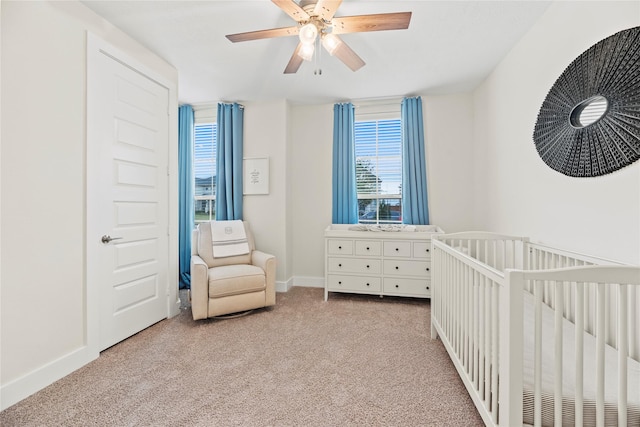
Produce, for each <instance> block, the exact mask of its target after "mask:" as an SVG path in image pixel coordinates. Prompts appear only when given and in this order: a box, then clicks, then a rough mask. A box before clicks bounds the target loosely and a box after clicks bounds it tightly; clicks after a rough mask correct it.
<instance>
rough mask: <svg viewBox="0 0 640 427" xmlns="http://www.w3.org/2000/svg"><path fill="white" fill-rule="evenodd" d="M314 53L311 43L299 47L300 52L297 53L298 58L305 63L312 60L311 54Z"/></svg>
mask: <svg viewBox="0 0 640 427" xmlns="http://www.w3.org/2000/svg"><path fill="white" fill-rule="evenodd" d="M314 51H315V46H314V45H313V43H311V44H306V43H303V44H302V45H301V46H300V50H299V51H298V56H299V57H300V58H302V59H304V60H305V61H311V60H312V59H313V52H314Z"/></svg>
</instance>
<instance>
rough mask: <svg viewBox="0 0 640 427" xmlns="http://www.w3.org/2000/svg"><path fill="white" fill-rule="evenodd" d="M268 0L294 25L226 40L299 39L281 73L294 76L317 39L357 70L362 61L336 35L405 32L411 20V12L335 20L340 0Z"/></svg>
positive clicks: (307, 57) (347, 64)
mask: <svg viewBox="0 0 640 427" xmlns="http://www.w3.org/2000/svg"><path fill="white" fill-rule="evenodd" d="M271 1H272V2H273V3H275V4H276V6H278V7H279V8H280V9H282V10H283V11H284V12H285V13H286V14H287V15H289V16H290V17H291V18H293V19H294V20H295V21H296V23H297V24H296V25H295V26H292V27H284V28H272V29H269V30H259V31H249V32H246V33H238V34H228V35H227V36H226V37H227V38H228V39H229V40H231V41H232V42H233V43H237V42H244V41H249V40H260V39H268V38H273V37H285V36H295V35H297V36H299V38H300V42H299V43H298V46H297V47H296V49H295V51H294V52H293V55H292V56H291V59H290V60H289V63H288V64H287V67H286V68H285V70H284V73H285V74H292V73H295V72H296V71H298V68H300V65H301V64H302V61H303V60H306V61H310V60H311V59H312V58H313V53H314V51H315V44H316V40H318V39H319V40H320V41H321V42H322V45H323V46H324V48H325V49H326V50H327V51H328V52H329V54H331V55H335V56H337V57H338V59H340V60H341V61H342V62H343V63H344V64H345V65H346V66H347V67H349V68H351V70H353V71H357V70H359V69H360V68H361V67H362V66H364V64H365V62H364V61H363V60H362V58H360V57H359V56H358V54H356V53H355V52H354V51H353V50H352V49H351V48H350V47H349V46H347V44H346V43H345V42H344V41H343V40H342V39H340V37H338V34H347V33H362V32H367V31H383V30H405V29H407V28H409V22H410V21H411V12H398V13H378V14H373V15H356V16H342V17H335V13H336V10H337V9H338V7H339V6H340V4H341V3H342V0H300V3H299V4H298V3H296V2H295V1H293V0H271Z"/></svg>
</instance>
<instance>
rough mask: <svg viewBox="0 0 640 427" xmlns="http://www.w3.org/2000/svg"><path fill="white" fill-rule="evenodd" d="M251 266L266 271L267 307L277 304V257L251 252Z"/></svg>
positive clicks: (260, 252)
mask: <svg viewBox="0 0 640 427" xmlns="http://www.w3.org/2000/svg"><path fill="white" fill-rule="evenodd" d="M251 264H253V265H255V266H256V267H260V268H261V269H263V270H264V273H265V279H266V282H267V283H266V292H265V293H266V305H267V306H270V305H275V304H276V257H275V255H271V254H268V253H265V252H262V251H253V252H251Z"/></svg>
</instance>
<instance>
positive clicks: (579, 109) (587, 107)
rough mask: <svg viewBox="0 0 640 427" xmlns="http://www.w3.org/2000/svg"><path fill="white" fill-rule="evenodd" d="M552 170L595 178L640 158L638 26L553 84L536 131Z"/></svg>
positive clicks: (594, 49) (600, 46)
mask: <svg viewBox="0 0 640 427" xmlns="http://www.w3.org/2000/svg"><path fill="white" fill-rule="evenodd" d="M533 140H534V142H535V145H536V150H538V154H539V155H540V157H541V158H542V160H543V161H544V162H545V163H546V164H547V165H548V166H549V167H551V168H552V169H554V170H556V171H558V172H560V173H563V174H565V175H568V176H574V177H594V176H600V175H606V174H608V173H611V172H614V171H616V170H618V169H620V168H623V167H625V166H627V165H630V164H631V163H633V162H635V161H636V160H638V159H639V158H640V27H633V28H630V29H628V30H623V31H620V32H618V33H616V34H614V35H612V36H610V37H607V38H606V39H604V40H601V41H599V42H598V43H596V44H595V45H593V46H591V47H590V48H589V49H588V50H586V51H585V52H584V53H582V54H581V55H580V56H579V57H577V58H576V59H575V60H574V61H573V62H572V63H571V64H569V66H568V67H567V68H566V69H565V70H564V72H563V73H562V74H561V75H560V77H558V80H556V82H555V83H554V84H553V86H552V87H551V89H550V90H549V93H548V94H547V97H546V98H545V100H544V102H543V104H542V107H540V112H539V113H538V119H537V121H536V125H535V128H534V132H533Z"/></svg>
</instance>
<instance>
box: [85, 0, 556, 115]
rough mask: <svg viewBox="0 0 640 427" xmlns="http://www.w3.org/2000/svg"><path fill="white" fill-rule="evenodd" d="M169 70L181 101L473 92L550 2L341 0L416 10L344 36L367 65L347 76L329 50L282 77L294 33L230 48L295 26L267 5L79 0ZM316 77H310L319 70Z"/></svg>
mask: <svg viewBox="0 0 640 427" xmlns="http://www.w3.org/2000/svg"><path fill="white" fill-rule="evenodd" d="M83 3H84V4H85V5H86V6H88V7H89V8H91V9H92V10H93V11H95V12H96V13H98V14H99V15H101V16H102V17H104V18H105V19H106V20H108V21H109V22H111V23H112V24H114V25H115V26H117V27H119V28H120V29H122V30H123V31H124V32H125V33H127V34H129V35H130V36H132V37H133V38H135V39H136V40H138V41H139V42H140V43H142V44H143V45H145V46H147V47H148V48H149V49H151V50H152V51H154V52H155V53H156V54H158V55H159V56H161V57H162V58H164V59H165V60H166V61H167V62H169V63H170V64H172V65H173V66H174V67H175V68H176V69H177V70H178V75H179V100H180V102H181V103H190V104H199V103H206V102H217V101H239V102H243V101H259V100H270V99H288V100H290V101H291V102H293V103H302V104H307V103H330V102H336V101H342V100H352V99H353V100H355V99H357V100H362V99H372V98H385V97H395V96H406V95H415V94H442V93H455V92H463V91H469V90H471V89H473V88H475V87H476V86H477V85H478V84H479V83H480V82H482V80H483V79H484V78H486V76H487V75H488V74H489V73H490V72H491V70H493V68H494V67H495V66H496V65H497V64H498V63H499V62H500V60H501V59H502V58H504V56H505V55H506V54H507V53H508V52H509V50H510V49H511V48H512V47H513V46H514V44H515V43H516V42H517V41H518V40H519V39H520V38H521V37H522V36H523V35H524V34H525V33H526V32H527V31H528V29H529V28H530V27H531V26H532V25H533V24H534V23H535V21H536V20H537V19H538V18H539V17H540V16H541V15H542V14H543V13H544V12H545V10H546V9H547V7H548V6H549V4H550V3H551V2H550V1H451V0H449V1H431V0H422V1H381V0H373V1H372V0H369V1H364V0H344V2H343V3H342V5H341V6H340V8H339V9H338V11H337V13H336V16H351V15H359V14H372V13H388V12H405V11H411V12H413V15H412V18H411V24H410V25H409V29H407V30H393V31H379V32H369V33H356V34H345V35H343V36H342V39H343V40H344V41H345V42H346V43H347V44H348V45H349V46H350V47H351V48H352V49H353V50H355V51H356V53H358V55H360V57H361V58H362V59H364V61H365V62H366V65H365V66H364V67H363V68H361V69H360V70H358V71H356V72H353V71H351V70H350V69H348V68H347V67H346V66H345V65H344V64H342V63H341V62H340V61H339V60H338V59H337V58H334V57H331V56H329V55H328V54H327V53H326V51H324V50H322V53H321V54H320V56H319V57H318V60H317V63H316V64H314V63H313V62H305V63H303V64H302V66H301V67H300V69H299V70H298V72H297V73H296V74H289V75H284V74H283V73H282V72H283V70H284V68H285V66H286V65H287V62H288V61H289V58H290V57H291V54H292V52H293V50H294V48H295V47H296V44H297V38H296V37H284V38H277V39H266V40H255V41H249V42H242V43H231V42H230V41H228V40H227V39H226V38H225V37H224V36H225V35H226V34H232V33H240V32H245V31H254V30H262V29H268V28H277V27H286V26H291V25H294V24H295V23H294V21H293V20H292V19H291V18H290V17H289V16H287V15H286V14H285V13H284V12H283V11H281V10H280V9H279V8H278V7H277V6H276V5H275V4H273V3H272V2H271V1H269V0H235V1H222V0H213V1H139V0H131V1H83ZM318 68H319V69H321V70H322V74H321V75H316V74H314V70H315V69H318Z"/></svg>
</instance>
